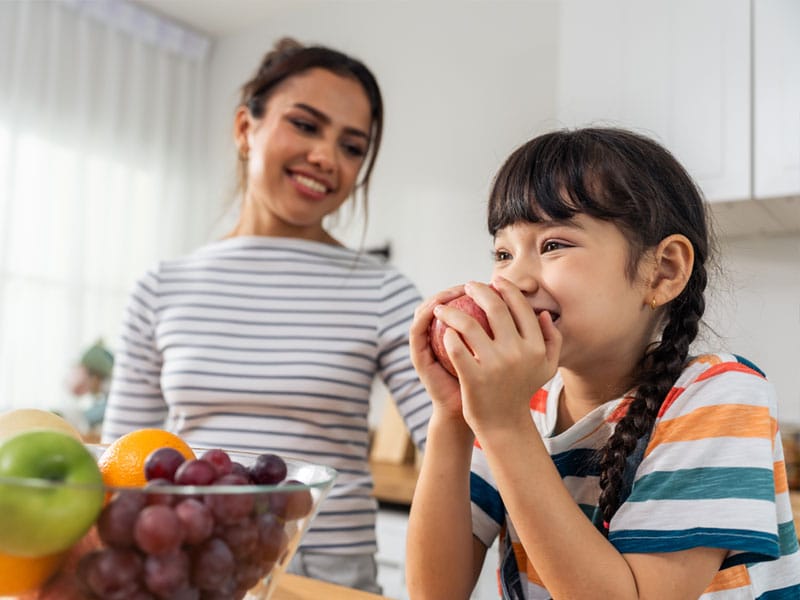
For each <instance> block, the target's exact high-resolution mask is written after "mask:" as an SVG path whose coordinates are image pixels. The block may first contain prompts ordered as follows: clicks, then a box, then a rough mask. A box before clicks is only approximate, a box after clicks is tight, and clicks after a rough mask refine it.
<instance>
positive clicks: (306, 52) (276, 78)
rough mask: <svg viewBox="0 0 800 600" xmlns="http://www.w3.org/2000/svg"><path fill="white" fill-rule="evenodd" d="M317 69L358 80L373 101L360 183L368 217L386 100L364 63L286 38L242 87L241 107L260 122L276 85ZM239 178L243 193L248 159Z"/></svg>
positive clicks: (241, 165)
mask: <svg viewBox="0 0 800 600" xmlns="http://www.w3.org/2000/svg"><path fill="white" fill-rule="evenodd" d="M314 68H320V69H325V70H327V71H330V72H331V73H335V74H336V75H340V76H342V77H351V78H353V79H355V80H356V81H358V82H359V83H360V84H361V87H362V88H364V92H365V93H366V95H367V99H368V100H369V105H370V109H371V114H370V131H369V136H370V139H369V152H368V156H367V158H366V167H365V168H364V174H363V176H362V177H361V182H360V183H358V184H357V187H359V188H361V190H362V194H363V198H364V213H365V215H366V211H367V198H368V195H369V194H368V192H369V180H370V176H371V175H372V169H373V167H374V165H375V159H376V157H377V155H378V149H379V148H380V145H381V138H382V136H383V99H382V97H381V90H380V88H379V87H378V82H377V80H376V79H375V76H374V75H373V74H372V72H371V71H370V70H369V69H368V68H367V67H366V66H365V65H364V64H363V63H362V62H361V61H359V60H357V59H355V58H353V57H351V56H348V55H346V54H344V53H342V52H339V51H337V50H333V49H331V48H326V47H324V46H304V45H302V44H301V43H299V42H297V41H296V40H294V39H292V38H282V39H280V40H278V42H276V43H275V46H274V47H273V48H272V50H270V51H269V52H268V53H267V54H266V55H265V56H264V58H263V59H262V60H261V64H260V65H259V67H258V70H257V71H256V73H255V75H254V76H253V77H252V78H251V79H250V81H248V82H247V83H245V84H244V85H243V86H242V89H241V99H240V102H239V105H240V106H246V107H247V109H248V110H249V111H250V114H251V115H253V117H255V118H256V119H260V118H261V117H263V116H264V112H265V110H266V105H267V101H268V100H269V97H270V95H271V94H272V92H273V91H274V89H275V87H276V86H278V85H279V84H280V83H281V82H282V81H284V80H286V79H288V78H290V77H292V76H294V75H298V74H300V73H303V72H305V71H308V70H309V69H314ZM238 179H239V188H240V190H244V189H245V186H246V184H247V171H246V162H245V161H244V157H240V160H239V177H238Z"/></svg>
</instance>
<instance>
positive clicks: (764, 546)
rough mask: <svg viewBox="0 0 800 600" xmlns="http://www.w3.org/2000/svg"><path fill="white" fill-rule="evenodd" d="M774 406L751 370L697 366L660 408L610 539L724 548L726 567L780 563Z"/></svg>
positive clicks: (646, 547)
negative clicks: (756, 563)
mask: <svg viewBox="0 0 800 600" xmlns="http://www.w3.org/2000/svg"><path fill="white" fill-rule="evenodd" d="M776 407H777V401H776V397H775V391H774V388H773V386H772V385H771V384H770V383H769V382H768V381H767V380H766V379H765V377H764V376H763V374H761V373H760V372H758V371H757V370H755V369H753V368H751V366H748V365H745V364H743V363H740V362H737V361H735V360H732V361H715V362H712V363H711V364H710V365H709V364H708V363H705V362H704V361H698V362H696V363H695V364H693V365H692V366H690V367H689V368H688V369H687V372H685V373H684V376H682V377H681V378H680V379H679V381H678V382H677V383H676V385H675V387H673V389H672V391H671V393H670V394H669V396H668V397H667V399H666V401H665V402H664V405H663V406H662V408H661V412H660V414H659V417H658V418H657V420H656V424H655V427H654V429H653V435H652V437H651V439H650V443H649V444H648V446H647V449H646V451H645V455H644V459H643V460H642V463H641V464H640V465H639V468H638V470H637V472H636V476H635V478H634V483H633V488H632V490H631V494H630V496H629V497H628V499H627V500H626V501H625V502H624V503H623V505H622V506H621V507H620V509H619V511H618V512H617V514H616V515H615V516H614V518H613V519H612V520H611V523H610V528H609V540H610V541H611V542H612V543H613V544H614V545H615V546H616V547H617V549H618V550H619V551H620V552H623V553H624V552H637V553H647V552H674V551H680V550H685V549H689V548H695V547H713V548H724V549H727V550H728V555H727V557H726V559H725V562H724V563H723V565H722V568H727V567H729V566H733V565H735V564H741V563H745V562H747V563H751V562H759V561H764V560H772V559H775V558H777V557H779V556H780V554H781V549H780V526H781V523H780V521H781V517H780V515H779V511H777V510H776V497H777V495H778V494H779V492H780V490H779V486H780V484H779V483H778V484H776V476H775V464H776V457H777V454H778V453H779V449H778V453H776V447H775V441H776V439H777V417H776V410H777V409H776Z"/></svg>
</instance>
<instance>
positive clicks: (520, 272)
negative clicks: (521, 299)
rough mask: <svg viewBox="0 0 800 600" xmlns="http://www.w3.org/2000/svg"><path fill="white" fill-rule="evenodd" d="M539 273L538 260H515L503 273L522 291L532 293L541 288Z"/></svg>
mask: <svg viewBox="0 0 800 600" xmlns="http://www.w3.org/2000/svg"><path fill="white" fill-rule="evenodd" d="M539 273H540V270H539V266H538V264H537V263H536V261H532V260H515V261H513V262H512V263H511V264H510V265H508V267H506V268H505V269H503V271H502V273H501V274H502V276H503V277H505V278H506V279H508V280H509V281H510V282H511V283H513V284H514V285H516V286H517V287H518V288H519V289H520V290H521V291H522V292H524V293H526V294H532V293H534V292H535V291H536V290H538V289H539Z"/></svg>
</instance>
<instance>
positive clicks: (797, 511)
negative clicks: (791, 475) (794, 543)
mask: <svg viewBox="0 0 800 600" xmlns="http://www.w3.org/2000/svg"><path fill="white" fill-rule="evenodd" d="M789 497H790V498H791V499H792V512H793V513H794V529H795V531H796V532H797V539H798V540H800V491H797V492H789Z"/></svg>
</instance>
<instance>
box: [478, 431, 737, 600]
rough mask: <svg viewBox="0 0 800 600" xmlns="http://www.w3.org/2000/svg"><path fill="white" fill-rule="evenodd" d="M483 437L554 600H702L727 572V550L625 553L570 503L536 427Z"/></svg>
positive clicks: (505, 495) (522, 537)
mask: <svg viewBox="0 0 800 600" xmlns="http://www.w3.org/2000/svg"><path fill="white" fill-rule="evenodd" d="M478 435H479V439H480V442H481V446H482V448H483V451H484V453H485V455H486V457H487V460H488V462H489V466H490V468H491V470H492V473H493V475H494V477H495V481H496V483H497V487H498V489H499V490H500V491H501V493H502V495H503V501H504V503H505V506H506V509H507V510H508V513H509V516H510V518H511V521H512V522H513V523H514V527H515V528H516V531H517V533H518V535H519V536H520V540H521V542H522V545H523V547H524V548H525V551H526V553H527V555H528V556H529V557H533V566H534V568H535V570H536V572H537V573H538V575H539V577H541V579H542V581H543V583H544V585H545V587H546V588H547V590H548V591H549V592H550V594H552V596H553V597H554V598H575V599H579V598H587V599H589V598H602V597H607V598H614V599H615V600H616V599H619V600H625V599H628V598H631V599H635V598H647V599H648V600H649V599H651V598H652V599H665V600H666V599H676V598H687V599H688V598H697V597H699V596H700V594H702V592H703V590H705V589H706V588H707V587H708V585H709V584H710V583H711V580H712V579H713V578H714V575H715V574H716V572H717V571H718V570H719V567H720V565H721V564H722V560H723V559H724V557H725V553H726V551H725V550H724V549H719V548H694V549H691V550H684V551H681V552H669V553H662V554H625V555H623V554H620V553H619V552H618V551H617V550H616V548H614V546H613V545H612V544H611V543H610V542H609V541H608V540H607V539H606V538H605V537H604V536H603V535H602V534H601V533H600V532H599V531H597V529H596V528H595V527H594V525H592V523H591V521H589V519H587V518H586V516H585V515H584V514H583V513H582V511H581V510H580V508H579V507H578V505H577V504H576V503H575V501H574V500H573V498H572V497H571V496H570V494H569V492H568V490H567V488H566V487H565V486H564V484H563V483H562V480H561V476H560V475H559V473H558V471H557V470H556V468H555V465H554V464H553V461H552V459H551V458H550V456H549V454H548V453H547V450H546V448H545V447H544V444H543V443H542V440H541V437H540V436H539V435H538V433H537V432H536V431H535V428H534V427H533V426H532V425H530V427H528V426H527V424H526V425H525V426H520V427H515V428H507V429H506V431H505V432H499V431H494V432H487V433H486V435H482V434H481V433H479V434H478ZM519 456H525V457H526V460H525V461H524V462H521V461H519ZM687 510H690V509H687Z"/></svg>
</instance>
